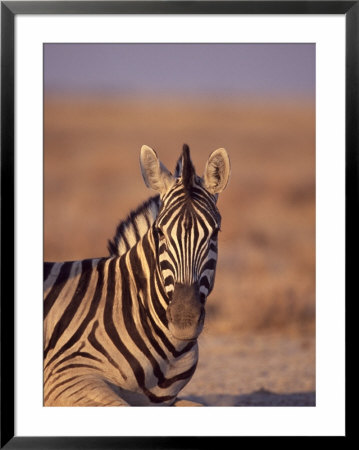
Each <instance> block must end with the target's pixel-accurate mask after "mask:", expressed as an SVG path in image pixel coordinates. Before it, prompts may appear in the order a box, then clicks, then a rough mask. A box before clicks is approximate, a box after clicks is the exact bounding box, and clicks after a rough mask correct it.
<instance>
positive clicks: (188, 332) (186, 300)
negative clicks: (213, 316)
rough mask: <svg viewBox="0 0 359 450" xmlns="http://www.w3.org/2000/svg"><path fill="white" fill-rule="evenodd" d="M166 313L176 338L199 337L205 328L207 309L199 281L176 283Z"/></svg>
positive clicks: (190, 338) (169, 326)
mask: <svg viewBox="0 0 359 450" xmlns="http://www.w3.org/2000/svg"><path fill="white" fill-rule="evenodd" d="M166 315H167V320H168V329H169V330H170V332H171V334H172V335H173V336H174V337H175V338H177V339H181V340H193V339H196V338H197V337H198V335H199V334H200V333H201V331H202V329H203V323H204V317H205V310H204V307H203V305H202V302H201V299H200V293H199V288H198V285H197V283H196V284H194V285H185V284H181V283H176V284H175V286H174V291H173V296H172V301H171V302H170V304H169V305H168V308H167V312H166Z"/></svg>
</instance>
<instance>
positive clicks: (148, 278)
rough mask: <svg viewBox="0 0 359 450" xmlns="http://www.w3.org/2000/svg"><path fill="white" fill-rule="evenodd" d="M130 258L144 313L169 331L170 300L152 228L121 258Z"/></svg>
mask: <svg viewBox="0 0 359 450" xmlns="http://www.w3.org/2000/svg"><path fill="white" fill-rule="evenodd" d="M123 258H126V259H127V258H128V265H129V266H130V267H131V272H132V275H133V276H132V280H133V284H134V286H135V289H136V292H137V293H138V296H139V298H138V300H139V301H141V303H142V305H143V307H144V311H145V312H146V313H147V314H150V315H151V316H155V317H156V321H158V320H159V323H160V324H162V325H163V327H165V328H166V329H167V326H168V323H167V318H166V309H167V306H168V303H169V298H168V296H167V294H166V291H165V288H164V284H163V280H162V276H161V272H160V269H159V264H158V258H157V252H156V244H155V240H154V237H153V232H152V228H150V229H149V230H148V232H147V233H146V234H145V235H144V236H143V237H142V238H141V239H140V241H139V242H138V243H137V244H136V245H135V246H134V247H133V248H132V249H130V251H129V252H128V253H127V254H126V255H123V256H122V257H121V259H123Z"/></svg>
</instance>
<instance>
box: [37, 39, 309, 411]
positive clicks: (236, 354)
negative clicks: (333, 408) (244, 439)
mask: <svg viewBox="0 0 359 450" xmlns="http://www.w3.org/2000/svg"><path fill="white" fill-rule="evenodd" d="M183 143H187V144H188V145H189V146H190V149H191V155H192V160H193V162H194V165H195V167H196V169H197V173H198V174H200V175H202V173H203V170H204V166H205V163H206V160H207V158H208V155H209V154H210V153H211V152H212V151H213V150H215V149H216V148H218V147H225V148H226V149H227V151H228V153H229V156H230V159H231V166H232V173H231V179H230V182H229V185H228V187H227V189H226V190H225V191H224V192H223V193H222V194H220V197H219V202H218V206H219V209H220V212H221V215H222V232H221V233H220V236H219V261H218V266H217V267H218V268H217V275H216V283H215V287H214V290H213V292H212V294H211V296H210V298H209V299H208V302H207V318H206V324H205V330H204V332H203V337H201V340H202V343H200V352H201V357H200V364H199V367H198V370H197V372H196V374H195V376H194V378H193V381H191V383H190V384H189V385H188V387H187V388H186V390H185V393H186V394H187V397H188V398H190V397H191V398H192V399H193V398H196V399H198V400H202V401H203V402H204V403H206V404H216V405H219V404H225V405H253V404H258V405H266V404H268V405H277V404H281V405H302V404H303V405H312V404H314V403H315V394H314V391H315V45H314V44H45V45H44V259H45V260H46V261H62V260H74V259H83V258H88V257H98V256H105V255H106V254H107V240H108V239H110V238H112V237H113V235H114V232H115V229H116V226H117V224H118V222H119V221H120V220H121V219H124V218H125V217H126V216H127V214H128V213H129V212H130V210H131V209H134V208H136V207H137V206H138V205H139V204H140V203H141V202H142V201H143V200H145V199H147V198H148V197H149V196H150V195H152V194H153V192H152V191H149V190H148V189H147V188H146V186H145V184H144V182H143V179H142V176H141V172H140V167H139V151H140V148H141V146H142V145H143V144H147V145H149V146H151V147H153V148H154V149H155V150H156V151H157V153H158V155H159V156H160V159H161V160H162V162H163V163H164V164H165V165H166V167H167V168H168V169H170V170H173V169H174V166H175V163H176V161H177V158H178V156H179V155H180V153H181V149H182V145H183ZM206 355H208V358H207V356H206ZM211 355H212V356H211ZM214 355H216V356H215V360H214V359H213V358H214ZM211 358H212V359H211ZM210 361H211V362H210ZM229 362H230V364H229ZM213 364H214V365H213ZM218 371H219V372H218ZM216 373H217V374H218V373H219V374H220V376H219V377H218V376H215V374H216ZM209 374H212V375H211V376H212V377H214V378H213V380H212V379H211V376H208V375H209ZM241 374H243V376H241ZM204 379H206V380H207V381H206V383H207V384H203V382H204ZM209 393H211V397H208V395H209ZM213 396H214V397H213Z"/></svg>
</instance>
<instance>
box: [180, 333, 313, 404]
mask: <svg viewBox="0 0 359 450" xmlns="http://www.w3.org/2000/svg"><path fill="white" fill-rule="evenodd" d="M199 346H200V352H199V354H200V359H199V364H198V368H197V371H196V372H195V374H194V376H193V378H192V380H191V381H190V383H189V384H188V385H187V386H186V387H185V388H184V390H183V391H182V392H181V394H180V396H179V397H180V398H181V399H183V400H187V401H190V402H198V403H200V404H203V405H206V406H315V343H314V339H313V338H306V337H298V336H290V335H280V334H268V333H266V334H250V335H245V336H238V335H235V334H224V335H220V336H218V335H209V334H204V336H202V337H200V339H199ZM188 405H190V404H189V403H188ZM184 406H186V403H185V402H184Z"/></svg>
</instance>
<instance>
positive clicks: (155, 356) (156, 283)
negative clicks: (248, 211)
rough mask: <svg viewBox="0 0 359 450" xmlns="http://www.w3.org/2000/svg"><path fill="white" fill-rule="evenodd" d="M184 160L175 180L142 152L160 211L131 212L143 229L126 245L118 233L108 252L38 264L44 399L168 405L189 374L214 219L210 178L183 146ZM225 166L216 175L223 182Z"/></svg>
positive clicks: (208, 275)
mask: <svg viewBox="0 0 359 450" xmlns="http://www.w3.org/2000/svg"><path fill="white" fill-rule="evenodd" d="M217 152H218V151H217ZM221 152H224V150H222V149H221ZM214 153H215V152H214ZM212 155H213V154H212ZM225 156H226V154H225ZM225 156H224V158H225ZM210 159H211V157H210ZM209 161H210V160H209ZM227 162H228V157H227V160H225V161H224V164H227ZM217 163H218V162H217ZM182 164H183V166H182V170H183V174H182V176H181V177H173V176H172V175H170V173H169V172H168V171H167V169H165V168H164V167H163V166H162V165H161V164H160V163H159V161H158V159H157V156H156V155H155V153H154V152H153V150H151V149H149V147H143V148H142V151H141V168H142V172H143V174H144V178H145V181H146V184H148V185H149V186H150V187H154V186H155V187H156V188H157V190H158V192H159V194H160V197H153V198H156V200H155V202H158V205H160V207H159V210H158V211H157V215H156V217H155V215H154V214H153V215H152V216H151V217H152V218H153V221H152V223H151V220H148V222H147V221H146V220H145V219H144V217H143V214H144V215H145V216H146V215H147V213H148V208H147V209H146V208H143V209H142V210H141V208H140V209H138V210H137V212H136V213H134V214H133V215H132V219H135V220H136V221H137V220H138V218H141V219H143V220H144V221H145V222H146V224H147V225H146V226H147V230H146V231H143V230H145V229H146V226H144V227H142V228H141V229H142V231H143V233H137V234H136V233H133V232H132V233H127V237H128V236H129V235H131V236H133V235H136V236H137V240H136V241H135V242H132V241H131V242H130V243H129V244H128V249H127V248H126V249H124V248H123V247H122V246H119V245H118V243H120V241H121V239H120V238H119V239H118V241H115V240H114V241H113V243H114V245H115V247H114V248H112V247H110V249H111V250H113V249H115V250H116V252H115V254H113V255H111V256H109V257H105V258H98V259H87V260H83V261H74V262H64V263H45V266H44V404H45V405H55V406H56V405H58V406H120V405H170V404H172V403H173V402H174V401H175V399H176V397H177V395H178V393H179V392H180V390H181V389H182V388H183V387H184V386H185V385H186V384H187V382H188V381H189V380H190V378H191V377H192V375H193V373H194V371H195V368H196V365H197V359H198V346H197V336H198V334H199V333H200V331H201V329H202V327H203V320H204V301H205V298H206V297H207V295H208V293H209V292H210V290H211V288H212V287H213V280H214V272H215V264H216V257H217V237H216V234H217V231H218V229H219V226H220V216H219V213H218V210H217V208H216V206H215V203H216V192H215V191H213V189H212V187H213V183H212V184H209V183H210V182H209V178H208V177H207V180H206V174H205V177H204V179H201V178H199V177H197V176H196V175H195V173H194V169H193V166H192V163H191V162H190V159H189V151H188V148H187V147H185V149H184V152H183V156H182ZM228 164H229V162H228ZM207 165H208V163H207ZM191 167H192V168H191ZM192 169H193V170H192ZM227 169H228V170H227V175H226V177H225V178H223V180H222V181H221V180H220V181H218V177H217V179H216V180H217V181H216V182H217V183H219V182H221V183H222V184H221V186H222V188H223V184H224V182H225V183H226V182H227V180H228V174H229V166H228V168H227ZM189 172H191V173H192V175H191V176H190V177H189V178H188V177H187V175H188V174H189ZM206 173H207V174H209V171H208V170H207V172H206ZM208 176H209V175H208ZM186 177H187V178H188V179H187V178H186ZM212 181H213V180H212ZM211 191H212V192H211ZM217 192H219V191H217ZM153 198H152V199H153ZM152 199H151V201H150V203H151V202H154V200H152ZM143 211H144V213H143ZM141 215H142V217H141ZM136 223H137V222H136ZM118 231H119V230H117V232H118ZM124 234H125V235H126V232H125V233H124ZM121 242H122V243H123V242H124V241H123V240H122V241H121ZM121 245H122V244H121ZM119 248H120V249H121V251H120V252H119V253H121V254H118V253H117V250H118V249H119Z"/></svg>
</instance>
